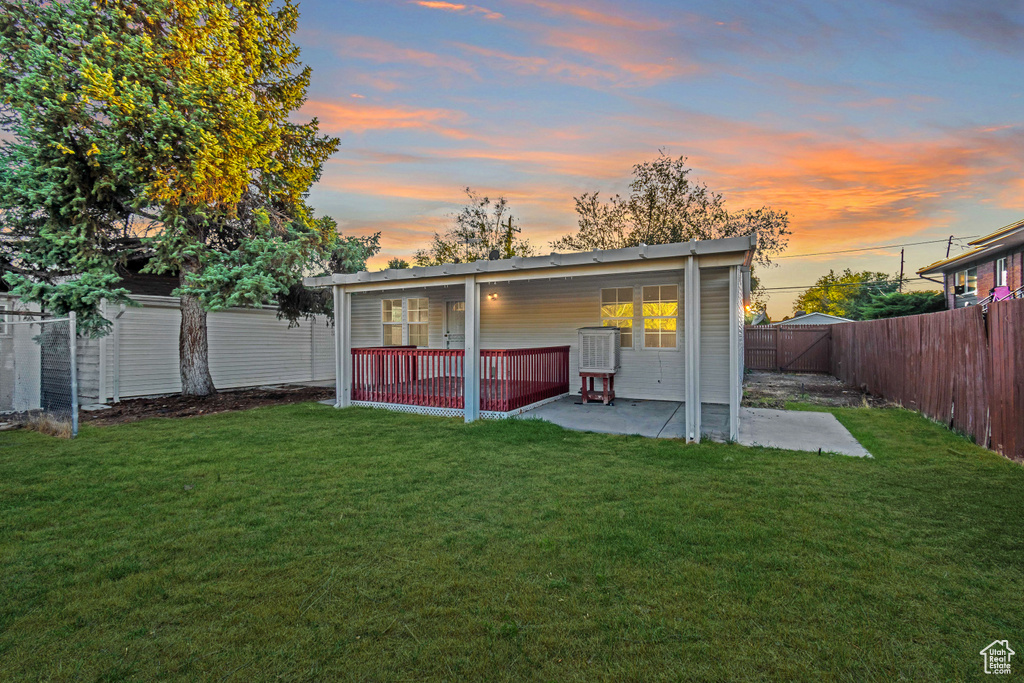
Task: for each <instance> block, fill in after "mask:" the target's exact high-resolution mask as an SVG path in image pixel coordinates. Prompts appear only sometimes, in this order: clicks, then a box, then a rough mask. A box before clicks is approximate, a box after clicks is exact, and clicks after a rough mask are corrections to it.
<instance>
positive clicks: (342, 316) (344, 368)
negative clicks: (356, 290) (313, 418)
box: [333, 285, 352, 408]
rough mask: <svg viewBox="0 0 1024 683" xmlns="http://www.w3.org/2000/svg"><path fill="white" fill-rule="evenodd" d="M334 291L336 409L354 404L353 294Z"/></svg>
mask: <svg viewBox="0 0 1024 683" xmlns="http://www.w3.org/2000/svg"><path fill="white" fill-rule="evenodd" d="M333 290H334V378H335V379H334V407H335V408H347V407H349V405H351V403H352V378H351V372H350V368H351V367H352V294H351V293H350V292H346V291H345V288H344V287H341V286H339V285H335V286H334V287H333Z"/></svg>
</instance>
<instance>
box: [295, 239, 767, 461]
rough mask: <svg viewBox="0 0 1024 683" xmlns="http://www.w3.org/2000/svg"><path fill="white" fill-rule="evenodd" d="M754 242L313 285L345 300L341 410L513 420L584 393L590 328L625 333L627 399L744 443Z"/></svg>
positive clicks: (361, 276) (692, 435) (621, 386)
mask: <svg viewBox="0 0 1024 683" xmlns="http://www.w3.org/2000/svg"><path fill="white" fill-rule="evenodd" d="M754 246H755V240H754V238H753V237H746V236H744V237H731V238H727V239H719V240H706V241H690V242H685V243H679V244H663V245H651V246H647V245H643V246H639V247H632V248H627V249H615V250H605V251H596V250H595V251H592V252H584V253H572V254H551V255H548V256H535V257H516V258H511V259H502V260H494V261H474V262H470V263H456V264H446V265H440V266H429V267H414V268H409V269H402V270H391V269H389V270H384V271H379V272H374V273H370V272H361V273H354V274H341V273H337V274H334V275H327V276H322V277H315V278H307V279H306V284H307V286H313V287H330V288H332V290H333V295H334V302H335V311H336V319H337V322H338V325H337V330H338V334H337V335H336V337H335V341H336V348H335V363H336V364H337V370H336V375H337V377H338V382H337V396H336V405H337V406H338V407H346V406H349V405H365V406H383V407H389V408H391V409H396V410H405V411H409V412H424V413H429V414H435V415H449V416H462V417H464V419H465V420H466V422H472V421H474V420H476V419H477V418H479V417H500V416H506V415H510V414H515V413H517V412H521V411H522V410H524V409H526V408H529V407H530V406H533V405H536V404H538V403H540V402H543V401H547V400H552V399H555V398H558V397H563V396H566V395H568V394H569V393H570V392H573V393H575V392H576V391H577V390H578V389H577V387H578V386H580V384H579V378H578V374H577V369H578V364H577V359H578V354H577V352H578V333H577V331H578V329H579V328H583V327H592V326H604V327H611V326H614V327H618V328H619V329H620V330H621V347H622V351H621V366H620V368H619V370H618V371H617V373H616V374H615V377H614V384H615V392H616V393H617V394H618V395H619V396H620V397H629V398H633V399H652V400H668V401H679V402H683V404H684V407H685V411H686V429H685V431H686V435H687V438H688V440H692V441H699V440H700V434H701V413H702V410H704V409H705V407H707V406H718V407H721V408H723V409H724V410H725V411H727V413H728V423H729V433H730V434H731V435H732V436H733V438H736V436H737V435H738V428H739V404H740V396H741V382H742V374H743V341H742V334H743V316H744V305H745V303H746V301H748V299H749V289H750V287H749V273H750V261H751V258H752V256H753V251H754Z"/></svg>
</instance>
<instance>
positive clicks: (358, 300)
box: [352, 287, 466, 349]
mask: <svg viewBox="0 0 1024 683" xmlns="http://www.w3.org/2000/svg"><path fill="white" fill-rule="evenodd" d="M465 298H466V290H465V288H464V287H431V288H429V289H402V290H399V289H396V290H392V291H390V292H388V293H387V294H386V295H385V294H381V293H380V292H372V293H367V294H354V295H353V296H352V348H354V349H355V348H364V347H368V346H380V345H381V344H382V343H383V341H384V327H383V325H384V322H383V320H382V317H381V316H382V313H383V310H382V308H381V306H382V304H381V301H382V300H384V299H402V300H403V301H402V307H403V311H404V309H405V306H406V304H405V300H407V299H428V304H427V334H428V337H429V340H428V341H429V343H430V348H432V349H443V348H445V345H444V307H445V302H446V301H462V300H463V299H465ZM403 334H405V335H408V332H403ZM404 339H406V340H408V336H405V337H404Z"/></svg>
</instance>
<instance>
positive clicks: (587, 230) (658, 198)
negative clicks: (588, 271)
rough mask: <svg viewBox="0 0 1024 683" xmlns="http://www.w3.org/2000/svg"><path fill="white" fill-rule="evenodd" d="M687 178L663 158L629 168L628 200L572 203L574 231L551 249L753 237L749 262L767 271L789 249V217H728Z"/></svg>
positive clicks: (760, 294)
mask: <svg viewBox="0 0 1024 683" xmlns="http://www.w3.org/2000/svg"><path fill="white" fill-rule="evenodd" d="M691 172H692V170H691V169H690V168H688V167H687V165H686V157H678V158H673V157H670V156H667V155H666V154H664V153H661V154H659V156H658V157H657V158H655V159H653V160H651V161H645V162H642V163H639V164H637V165H635V166H634V167H633V182H632V183H630V186H629V187H630V193H629V196H627V197H621V196H619V195H615V196H613V197H611V198H610V199H608V200H607V201H604V200H602V199H601V197H600V195H599V193H597V192H588V193H584V194H582V195H580V196H579V197H576V213H577V215H578V216H579V229H578V230H577V231H576V232H575V233H572V234H569V235H565V236H563V237H561V238H560V239H557V240H555V241H553V242H552V243H551V244H552V246H553V247H554V248H556V249H570V250H575V251H589V250H591V249H621V248H624V247H635V246H639V245H640V244H669V243H672V242H686V241H688V240H691V239H697V240H707V239H717V238H722V237H734V236H737V235H749V234H756V235H757V239H758V241H757V250H756V252H755V255H754V262H755V263H756V264H758V265H760V266H762V267H767V266H770V265H771V264H772V257H774V256H776V255H778V254H780V253H781V252H782V251H783V250H785V248H786V247H787V245H788V244H789V235H790V230H789V214H788V213H787V212H784V211H783V212H779V211H776V210H775V209H772V208H771V207H767V206H764V207H761V208H759V209H742V210H738V211H734V212H730V211H728V210H727V209H726V207H725V198H724V197H723V196H722V195H721V194H719V193H717V192H714V191H713V190H711V189H709V188H708V186H707V185H705V184H704V183H700V182H697V181H696V180H694V179H692V178H691V177H690V174H691ZM755 282H756V280H755ZM755 289H756V290H759V291H757V292H755V293H756V296H755V300H756V301H759V302H760V303H761V304H763V300H764V299H765V298H766V296H765V292H764V290H763V289H761V288H760V285H759V284H757V286H756V288H755Z"/></svg>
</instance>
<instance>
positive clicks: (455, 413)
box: [352, 393, 569, 420]
mask: <svg viewBox="0 0 1024 683" xmlns="http://www.w3.org/2000/svg"><path fill="white" fill-rule="evenodd" d="M566 396H569V393H564V394H559V395H558V396H552V397H550V398H546V399H544V400H543V401H537V402H536V403H531V404H530V405H526V406H523V407H521V408H516V409H515V410H509V411H506V412H500V411H494V410H481V411H480V417H481V418H483V419H485V420H504V419H506V418H510V417H515V416H516V415H521V414H523V413H525V412H526V411H527V410H533V409H534V408H539V407H540V406H542V405H546V404H548V403H551V402H553V401H557V400H559V399H561V398H565V397H566ZM352 405H354V406H359V407H360V408H383V409H384V410H393V411H395V412H397V413H415V414H418V415H434V416H435V417H462V416H463V414H464V412H463V410H462V408H435V407H432V406H414V405H405V404H402V403H376V402H374V401H352Z"/></svg>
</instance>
